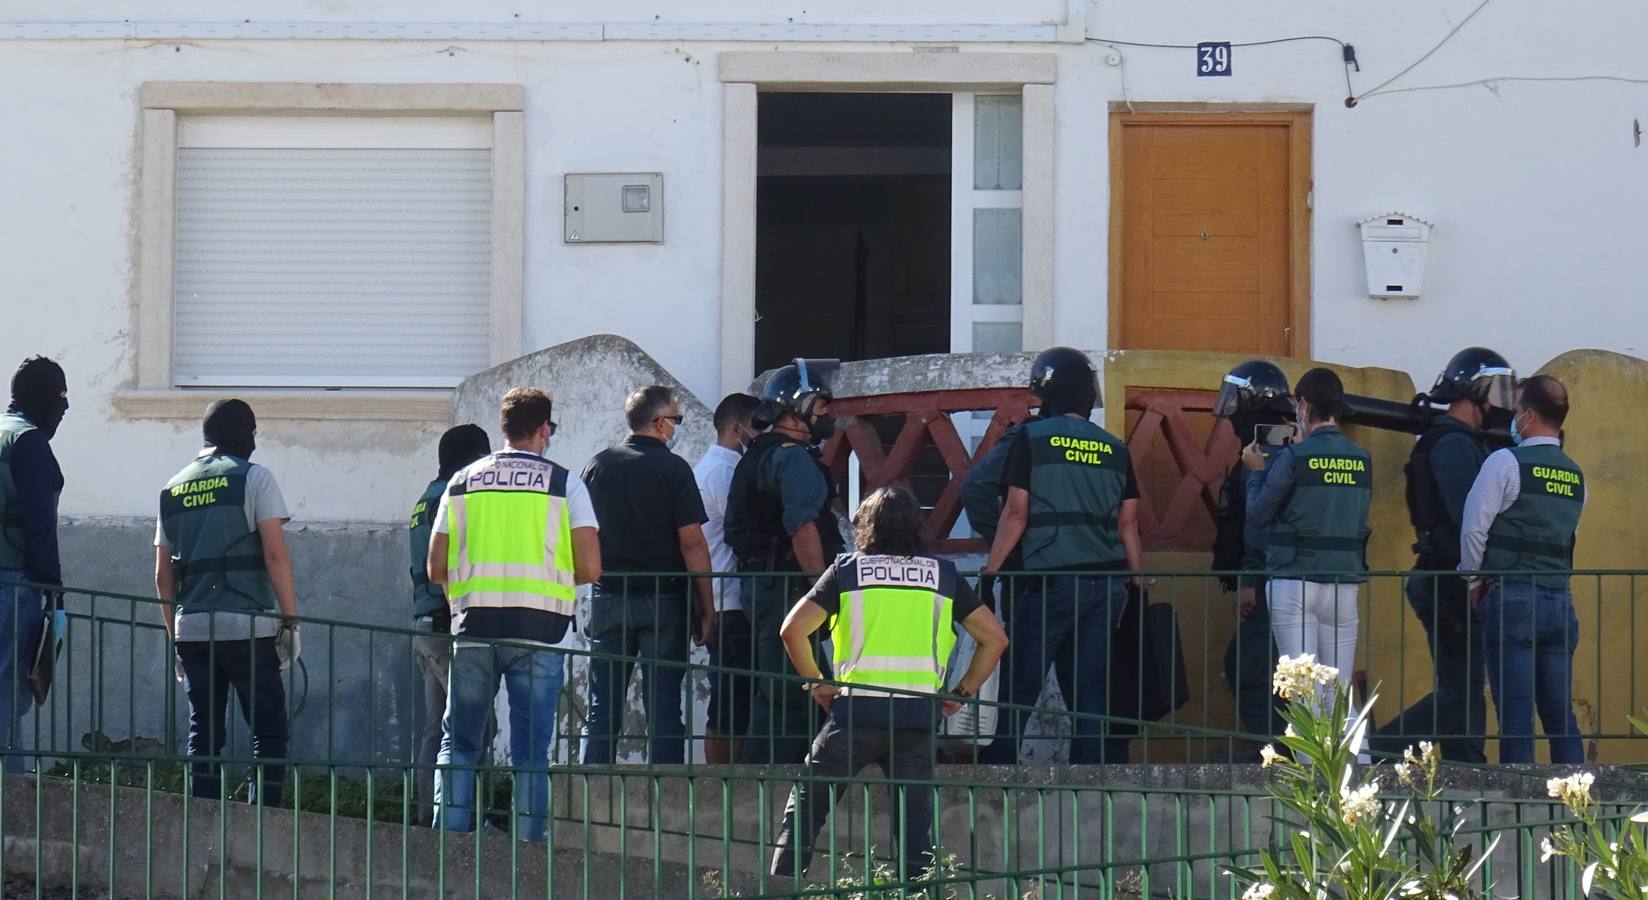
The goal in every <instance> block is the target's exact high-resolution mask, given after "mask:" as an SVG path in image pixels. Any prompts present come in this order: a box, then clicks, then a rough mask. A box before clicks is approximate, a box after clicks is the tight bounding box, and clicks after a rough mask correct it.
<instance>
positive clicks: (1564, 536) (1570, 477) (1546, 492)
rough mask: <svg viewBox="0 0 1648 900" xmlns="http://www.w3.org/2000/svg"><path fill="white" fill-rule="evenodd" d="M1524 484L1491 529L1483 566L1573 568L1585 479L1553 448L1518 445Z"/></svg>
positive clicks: (1516, 569) (1527, 569) (1510, 569)
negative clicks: (1575, 537)
mask: <svg viewBox="0 0 1648 900" xmlns="http://www.w3.org/2000/svg"><path fill="white" fill-rule="evenodd" d="M1511 455H1513V456H1515V457H1516V467H1517V471H1518V473H1519V474H1520V476H1521V478H1522V486H1521V489H1520V490H1519V491H1518V493H1517V495H1516V500H1515V501H1514V502H1512V503H1511V508H1510V509H1507V510H1505V511H1504V512H1502V513H1500V514H1499V517H1498V518H1496V519H1494V522H1493V525H1492V526H1490V527H1489V528H1488V547H1487V550H1486V552H1485V553H1484V554H1483V557H1482V568H1483V569H1484V570H1487V571H1504V572H1551V571H1561V570H1565V569H1571V568H1573V565H1574V535H1575V533H1576V532H1578V531H1579V514H1580V512H1581V511H1583V510H1584V508H1585V476H1584V475H1582V474H1581V473H1580V471H1579V466H1578V465H1576V464H1575V463H1574V461H1573V460H1572V459H1569V458H1568V454H1566V453H1563V452H1562V448H1560V447H1557V446H1555V445H1553V444H1537V445H1535V446H1532V447H1513V448H1512V449H1511Z"/></svg>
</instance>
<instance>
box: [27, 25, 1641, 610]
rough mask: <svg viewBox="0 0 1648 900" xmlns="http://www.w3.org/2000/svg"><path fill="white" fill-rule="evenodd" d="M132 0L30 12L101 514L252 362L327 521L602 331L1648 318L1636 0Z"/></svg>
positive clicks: (992, 338) (699, 375)
mask: <svg viewBox="0 0 1648 900" xmlns="http://www.w3.org/2000/svg"><path fill="white" fill-rule="evenodd" d="M1479 4H1480V5H1479ZM118 6H119V9H118V12H117V13H110V12H109V9H110V8H112V5H109V4H94V3H62V2H52V3H46V2H14V3H10V4H8V5H7V8H6V10H5V12H4V13H3V17H4V21H0V83H4V84H5V85H6V86H7V87H6V90H5V91H4V92H3V94H0V110H3V111H4V120H3V121H4V122H5V124H6V126H7V127H6V133H7V138H6V139H5V140H4V141H3V142H0V165H3V167H4V170H5V171H6V172H7V173H8V177H7V179H6V183H7V185H8V190H7V191H6V193H5V196H6V200H7V208H8V210H9V212H10V215H8V216H7V217H6V219H5V221H4V222H3V223H0V270H3V271H4V272H5V273H6V276H7V285H6V290H5V300H4V306H3V308H4V312H3V315H0V321H3V322H4V327H3V328H0V360H5V361H7V363H6V364H7V365H11V364H12V362H13V361H15V360H19V359H21V358H22V357H24V356H26V355H29V354H33V353H45V354H48V355H50V356H53V357H55V358H57V359H59V360H60V361H62V362H63V364H64V365H65V367H66V369H67V370H68V373H69V382H70V391H71V402H72V403H73V408H72V410H71V412H70V413H69V416H68V419H67V420H66V422H65V424H64V426H63V428H62V430H61V432H60V434H59V437H58V439H57V441H56V443H55V447H56V449H57V452H58V454H59V456H60V458H61V459H62V460H63V463H64V468H65V470H66V472H67V473H68V482H69V486H68V489H67V491H66V492H65V494H64V495H63V500H62V510H63V513H64V514H65V515H66V516H69V517H71V518H78V519H81V520H86V519H90V518H101V517H112V518H113V520H114V521H117V522H123V523H124V522H129V523H132V524H133V525H135V523H136V522H137V521H138V520H139V519H141V518H143V517H148V516H151V515H153V513H154V511H155V495H156V494H155V492H156V490H157V489H158V487H159V486H160V485H161V484H162V483H163V482H164V481H165V479H166V478H167V476H169V475H170V474H171V473H172V472H173V471H175V470H176V469H177V468H178V467H180V466H181V465H182V464H183V463H184V461H185V460H186V459H187V458H188V456H189V455H191V453H192V450H193V448H194V446H195V445H196V441H197V438H198V417H199V414H200V412H201V410H202V409H203V408H204V407H205V405H206V403H207V402H208V401H209V400H210V399H212V398H215V397H217V396H224V395H229V394H235V395H239V396H243V397H246V398H247V399H249V400H251V401H252V402H253V403H254V406H256V408H257V409H258V411H259V413H260V424H261V428H260V435H259V438H260V446H261V449H260V457H259V459H260V461H261V462H264V463H265V464H268V465H270V466H271V467H272V468H273V469H274V470H275V471H276V473H277V474H278V475H279V476H280V478H281V480H282V483H283V487H284V489H285V492H286V494H287V499H288V502H289V503H290V505H291V506H292V507H293V510H294V513H295V515H296V517H297V518H298V519H299V520H301V521H304V522H307V523H311V524H314V523H327V522H332V523H345V522H350V523H376V524H375V525H372V526H371V527H372V528H374V529H381V528H383V527H384V526H386V525H388V524H389V523H393V522H398V521H400V520H401V519H402V518H403V517H404V515H405V512H406V509H407V507H408V506H409V505H410V502H411V500H412V499H413V498H415V497H416V495H417V494H418V492H419V490H420V489H421V487H422V485H423V484H424V482H425V480H426V479H427V478H428V477H430V476H431V475H432V473H433V469H434V442H435V438H436V437H437V436H438V434H439V433H440V431H441V430H442V429H443V428H444V427H445V426H446V425H447V424H448V401H449V395H450V388H451V387H452V386H453V385H455V384H456V383H457V382H458V381H459V380H461V379H462V378H463V377H465V376H467V375H469V374H472V373H474V372H476V371H479V370H481V369H484V368H486V367H488V366H490V365H493V364H496V363H499V362H503V361H505V360H508V359H511V358H514V357H516V356H519V355H521V354H523V353H526V352H531V351H533V350H537V349H541V348H544V347H547V346H551V345H553V344H556V343H559V342H562V341H566V340H570V339H573V338H577V337H581V336H584V335H588V334H594V333H603V332H611V333H617V334H621V335H623V336H625V337H627V338H629V339H631V340H633V341H634V342H635V343H637V344H638V345H640V346H641V347H643V348H644V349H645V350H646V351H647V352H648V353H650V354H651V355H652V356H653V357H654V358H656V359H657V360H658V361H659V362H660V363H661V364H662V365H663V366H664V367H665V368H666V369H667V370H669V371H670V372H671V373H673V374H674V375H675V376H676V377H677V378H679V379H680V381H681V382H682V383H684V384H685V385H687V386H688V387H689V388H690V389H691V390H692V391H693V392H694V393H696V394H697V395H698V396H699V397H700V398H702V399H704V400H706V401H708V402H709V403H711V404H712V405H713V402H714V399H715V398H716V397H718V396H719V395H720V394H721V393H723V392H725V391H727V390H733V389H739V388H742V387H744V386H745V385H746V384H747V383H748V381H749V378H750V376H751V375H753V374H754V373H755V372H756V371H757V369H758V368H760V367H762V366H763V365H764V364H766V363H767V362H768V361H769V360H770V359H775V358H783V357H784V356H786V355H796V354H799V353H803V352H806V353H807V354H808V355H826V354H822V353H817V352H813V351H816V350H819V349H823V350H834V351H836V352H835V353H833V354H829V355H848V356H851V355H857V356H860V357H866V356H876V355H894V354H895V353H904V352H912V351H921V350H929V351H932V350H969V349H1021V348H1023V349H1035V348H1038V347H1042V346H1048V345H1051V344H1055V343H1057V344H1071V345H1076V346H1083V347H1093V348H1101V347H1109V348H1127V347H1147V346H1156V347H1168V348H1180V349H1226V350H1234V351H1237V352H1253V353H1260V352H1265V353H1277V354H1291V355H1300V356H1310V357H1314V358H1318V359H1323V360H1328V361H1334V362H1342V363H1348V364H1359V365H1383V366H1389V367H1393V368H1398V369H1404V370H1407V371H1409V372H1411V373H1412V374H1413V376H1414V379H1415V381H1416V383H1419V384H1420V385H1421V386H1423V385H1425V384H1428V383H1429V381H1430V379H1431V378H1432V377H1434V374H1435V372H1436V370H1437V369H1438V368H1439V367H1440V366H1441V364H1442V363H1443V362H1444V361H1445V360H1446V358H1447V356H1448V355H1449V354H1451V353H1452V352H1453V351H1454V350H1455V349H1457V348H1458V347H1460V346H1464V345H1467V344H1472V343H1482V344H1487V345H1489V346H1493V347H1495V348H1497V349H1499V350H1500V351H1501V352H1503V353H1505V354H1506V355H1507V356H1509V357H1510V358H1511V359H1512V361H1513V363H1514V364H1516V365H1517V366H1518V367H1519V368H1523V369H1525V370H1528V371H1531V370H1532V369H1534V368H1536V367H1537V366H1538V365H1540V364H1541V363H1543V362H1544V361H1545V360H1547V359H1549V358H1550V357H1552V356H1555V355H1556V354H1557V353H1559V352H1562V351H1564V350H1568V349H1571V348H1575V347H1601V348H1605V349H1612V350H1618V351H1621V352H1625V353H1633V354H1637V355H1642V354H1643V352H1644V348H1645V347H1648V324H1645V323H1644V320H1643V318H1642V316H1641V315H1640V314H1639V312H1638V310H1637V303H1638V302H1640V301H1641V300H1642V299H1644V295H1645V293H1648V288H1645V287H1644V285H1645V284H1648V282H1645V281H1644V279H1643V277H1642V274H1641V270H1640V266H1638V265H1637V260H1638V257H1639V256H1640V245H1641V237H1640V234H1639V230H1640V229H1639V228H1638V227H1636V219H1637V216H1636V213H1637V209H1638V206H1639V204H1640V202H1641V201H1642V200H1643V199H1645V198H1648V150H1645V149H1643V148H1641V147H1640V146H1639V145H1640V125H1638V124H1637V122H1638V120H1639V119H1644V118H1648V83H1645V81H1648V63H1644V62H1643V58H1642V55H1641V54H1640V53H1639V52H1636V50H1637V47H1636V44H1637V43H1638V42H1639V40H1640V36H1641V35H1642V34H1644V33H1648V7H1643V6H1642V5H1640V4H1633V3H1625V2H1620V0H1583V2H1579V3H1574V4H1545V3H1538V2H1535V0H1493V2H1489V3H1481V0H1442V2H1437V0H1395V2H1390V3H1382V4H1360V5H1358V4H1351V5H1344V4H1307V3H1293V2H1289V3H1284V4H1281V5H1276V4H1270V5H1265V6H1263V7H1262V8H1261V7H1255V6H1252V5H1240V4H1237V5H1232V4H1228V3H1217V2H1210V0H1189V2H1185V3H1178V4H1147V3H1123V2H1117V0H1102V2H1082V0H1072V2H1070V3H1066V2H1064V0H1022V2H1018V3H1010V4H1004V3H995V2H985V0H943V2H940V0H910V2H906V3H900V4H882V3H866V2H844V3H835V4H801V3H795V2H780V3H773V2H765V0H694V2H679V3H672V4H654V5H648V4H643V3H638V2H632V0H607V2H602V3H589V2H581V0H579V2H565V3H557V4H546V5H544V6H545V8H544V9H525V8H522V7H520V6H512V5H510V4H505V3H501V2H494V0H477V2H472V3H467V4H459V5H455V4H450V3H433V2H427V0H408V2H399V3H384V2H367V0H358V2H357V0H348V2H334V3H320V2H298V0H269V2H265V3H261V4H258V5H257V6H258V8H257V13H258V17H257V18H256V19H253V20H250V21H241V20H235V21H226V20H224V19H223V18H222V15H223V13H222V12H221V11H220V9H219V5H218V4H212V3H205V2H198V0H134V2H128V3H124V4H119V5H118ZM655 7H656V8H655ZM1293 38H1301V39H1299V40H1293ZM1203 43H1206V44H1210V45H1220V46H1210V47H1206V48H1202V49H1198V48H1197V45H1198V44H1203ZM1225 44H1228V46H1222V45H1225ZM1345 44H1349V45H1351V46H1352V47H1353V48H1354V62H1353V63H1350V64H1347V62H1346V55H1345V51H1344V49H1343V45H1345ZM1151 45H1160V46H1151ZM1432 51H1434V52H1432ZM1427 54H1428V55H1427ZM1410 67H1411V68H1410ZM1386 82H1388V83H1386ZM820 97H824V99H820ZM912 97H913V98H917V99H914V100H911V99H909V98H912ZM1347 97H1356V98H1359V99H1357V101H1356V102H1355V104H1354V106H1347V103H1346V100H1347ZM832 98H833V99H832ZM888 98H891V99H888ZM906 102H908V103H910V104H916V105H910V106H908V107H907V108H906V107H904V106H900V105H899V104H901V103H906ZM878 103H879V104H881V105H879V106H878V105H877V104H878ZM832 104H833V105H832ZM918 106H919V108H918ZM769 113H770V114H771V122H770V123H769V121H768V120H767V119H764V116H767V115H768V114H769ZM923 123H930V125H931V127H928V125H927V124H923ZM769 124H771V128H769V127H768V126H769ZM835 131H839V132H840V135H839V136H837V135H835V133H834V132H835ZM895 131H896V132H897V134H896V135H894V134H893V132H895ZM883 137H886V139H885V140H883ZM583 173H634V177H627V178H620V179H617V180H616V181H613V180H611V179H607V180H601V179H588V180H585V181H583V182H580V183H579V184H580V185H581V186H580V187H578V188H577V189H578V190H581V191H584V193H579V194H577V195H576V197H574V195H573V194H571V193H569V190H572V188H570V187H569V182H568V179H567V176H568V175H569V174H573V175H576V174H583ZM636 185H641V186H644V187H645V188H646V190H644V191H642V192H640V193H634V192H628V191H627V190H626V186H628V187H634V186H636ZM878 186H884V187H885V186H891V187H887V190H886V191H885V192H881V188H880V187H878ZM924 186H926V187H924ZM928 187H930V188H931V189H930V190H928V189H927V188H928ZM603 191H605V192H604V193H603ZM786 191H788V192H789V193H788V194H786ZM1124 192H1125V196H1123V193H1124ZM887 197H891V198H892V199H891V200H887V201H886V202H883V201H884V200H885V199H886V198H887ZM832 198H833V199H832ZM836 200H839V205H832V204H834V203H835V201H836ZM586 204H587V205H589V206H590V208H589V209H588V210H585V209H583V208H582V206H584V205H586ZM573 206H579V207H580V208H579V209H577V210H572V207H573ZM569 212H577V213H579V214H580V216H583V218H577V219H571V220H569V215H568V214H569ZM1393 212H1394V213H1400V214H1402V215H1404V216H1411V217H1416V218H1418V219H1421V220H1424V221H1425V222H1428V223H1432V224H1433V225H1434V228H1432V229H1431V230H1430V232H1429V235H1428V240H1427V243H1426V247H1425V250H1426V254H1425V256H1426V262H1425V268H1424V272H1423V277H1424V281H1423V289H1422V291H1421V292H1420V294H1419V296H1417V297H1414V298H1406V299H1374V298H1372V297H1370V296H1369V289H1370V284H1369V277H1368V276H1369V274H1370V273H1368V271H1367V269H1366V266H1365V264H1364V256H1363V247H1362V242H1361V238H1360V237H1359V234H1358V231H1357V228H1356V223H1358V222H1359V221H1362V220H1364V219H1368V218H1369V217H1382V216H1384V215H1386V214H1388V213H1393ZM635 217H639V218H635ZM642 220H644V221H645V223H646V224H645V226H644V227H641V228H640V230H639V231H636V230H635V229H634V228H631V225H633V224H634V222H635V221H642ZM660 220H661V223H660ZM614 222H616V224H614ZM660 225H661V230H658V231H656V232H655V231H652V230H651V229H653V228H656V227H659V226H660ZM602 228H616V229H617V230H616V231H614V232H612V233H611V234H607V233H605V232H602V231H601V229H602ZM579 229H584V230H582V231H580V232H579V233H578V234H577V235H576V236H574V234H573V231H575V230H579ZM625 229H629V230H628V231H626V230H625ZM626 234H627V235H630V236H632V237H633V236H639V239H637V240H623V241H618V242H607V241H604V240H603V235H606V236H614V235H616V236H619V237H623V236H625V235H626ZM660 235H661V240H655V239H653V238H655V237H658V236H660ZM842 235H846V236H847V237H846V238H842ZM843 241H845V243H843ZM912 242H915V243H912ZM921 242H925V243H921ZM918 243H919V244H920V245H919V246H917V244H918ZM773 248H780V249H773ZM844 248H845V249H844ZM780 250H781V251H782V252H780ZM769 251H771V252H772V253H775V254H778V255H774V256H763V254H764V253H768V252H769ZM824 256H829V257H830V258H837V257H839V258H840V259H844V260H849V261H850V262H849V263H848V264H847V265H848V266H849V267H848V269H844V270H841V271H836V272H833V273H831V274H830V276H829V277H830V278H837V277H839V279H840V280H839V281H838V282H837V281H828V280H827V279H825V280H822V281H821V279H820V276H819V274H818V272H817V271H815V270H814V269H812V268H808V267H809V266H813V265H814V264H815V262H816V258H818V257H824ZM888 260H891V262H888ZM786 273H788V274H786ZM786 278H788V280H787V281H786V280H785V279H786ZM774 279H776V280H774ZM801 281H808V282H814V283H815V285H814V288H817V285H818V284H822V285H824V286H823V288H821V289H822V290H826V291H827V290H830V289H831V288H830V287H829V285H831V284H839V285H841V286H842V288H841V292H840V293H841V296H840V297H833V298H832V297H824V298H823V300H815V299H814V298H812V296H811V294H809V293H808V291H809V290H810V289H814V288H809V287H808V285H806V284H799V283H798V282H801ZM849 295H850V296H849ZM838 302H839V304H840V305H830V304H835V303H838ZM902 303H907V304H908V309H909V310H915V309H918V308H919V309H920V310H922V311H923V312H922V313H921V314H920V315H915V314H913V313H912V314H906V312H905V310H906V307H905V306H901V305H900V304H902ZM821 304H822V305H821ZM855 304H856V305H855ZM1226 313H1228V314H1229V315H1228V317H1226ZM848 314H851V316H853V317H854V319H853V320H854V321H855V322H857V323H858V325H857V326H856V327H855V328H854V329H853V330H852V331H851V333H846V332H843V333H841V334H835V333H834V332H832V331H831V329H833V328H836V326H837V324H838V323H839V322H840V321H842V320H843V317H845V316H847V315H848ZM758 320H759V321H758ZM762 322H766V323H767V325H768V328H769V330H768V331H763V325H762V324H761V323H762ZM774 328H778V329H779V330H778V331H776V333H775V332H773V331H772V329H774ZM794 335H810V336H811V338H808V339H799V338H798V339H796V340H793V341H792V340H791V337H793V336H794ZM812 338H816V339H817V340H816V341H812V342H811V343H809V341H810V340H812ZM792 345H793V346H792ZM791 351H793V352H791ZM558 415H559V416H560V417H561V418H563V419H564V418H566V417H574V416H586V415H587V416H602V417H609V418H613V419H614V420H616V418H617V415H618V412H617V411H616V410H571V409H568V410H558ZM483 424H486V425H488V426H490V425H491V424H492V423H490V422H487V423H483ZM563 462H566V463H568V464H570V465H573V466H574V467H576V466H578V465H580V464H581V463H582V460H572V459H567V460H563ZM363 527H366V526H363ZM389 546H391V547H392V548H393V549H394V550H395V551H396V552H401V551H400V550H399V544H397V543H393V542H391V544H390V545H389ZM386 558H387V557H386ZM396 565H397V566H398V565H399V562H398V560H397V561H396ZM75 576H76V572H75V571H74V570H73V567H72V566H71V567H70V571H69V578H70V580H71V581H75V580H77V579H76V577H75ZM140 582H141V579H140V578H137V579H133V580H132V582H131V583H133V584H137V583H140Z"/></svg>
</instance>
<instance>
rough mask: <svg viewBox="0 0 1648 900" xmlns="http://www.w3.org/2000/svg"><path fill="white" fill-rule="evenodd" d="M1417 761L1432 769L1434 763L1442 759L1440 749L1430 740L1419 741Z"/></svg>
mask: <svg viewBox="0 0 1648 900" xmlns="http://www.w3.org/2000/svg"><path fill="white" fill-rule="evenodd" d="M1419 761H1420V762H1421V763H1423V764H1424V766H1425V767H1426V768H1428V769H1434V768H1436V764H1437V763H1439V762H1441V761H1442V751H1441V750H1440V749H1438V748H1437V746H1436V745H1435V744H1433V743H1431V742H1430V741H1420V742H1419Z"/></svg>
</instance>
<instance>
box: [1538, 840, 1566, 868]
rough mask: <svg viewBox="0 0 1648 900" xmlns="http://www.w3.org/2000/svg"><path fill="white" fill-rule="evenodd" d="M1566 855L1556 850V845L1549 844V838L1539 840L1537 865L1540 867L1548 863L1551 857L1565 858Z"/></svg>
mask: <svg viewBox="0 0 1648 900" xmlns="http://www.w3.org/2000/svg"><path fill="white" fill-rule="evenodd" d="M1567 855H1568V854H1566V853H1563V852H1562V851H1561V850H1558V849H1557V848H1556V845H1555V844H1553V843H1551V839H1550V838H1549V837H1543V838H1540V839H1539V864H1540V865H1544V864H1546V863H1548V862H1550V861H1551V857H1553V856H1567Z"/></svg>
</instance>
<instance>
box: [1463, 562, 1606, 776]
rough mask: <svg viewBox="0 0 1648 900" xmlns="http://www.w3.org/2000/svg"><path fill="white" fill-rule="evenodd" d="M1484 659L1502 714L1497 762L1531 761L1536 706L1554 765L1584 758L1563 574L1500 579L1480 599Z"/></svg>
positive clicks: (1575, 629)
mask: <svg viewBox="0 0 1648 900" xmlns="http://www.w3.org/2000/svg"><path fill="white" fill-rule="evenodd" d="M1482 644H1483V659H1484V661H1485V662H1486V663H1487V667H1488V687H1489V689H1491V690H1492V691H1493V700H1494V708H1495V709H1496V710H1498V712H1499V761H1500V762H1502V763H1531V762H1533V761H1534V710H1535V709H1538V710H1539V720H1540V723H1541V724H1542V725H1543V726H1544V729H1545V736H1546V737H1547V738H1549V739H1550V742H1551V762H1552V763H1555V764H1562V765H1574V764H1578V763H1583V762H1584V761H1585V752H1584V746H1583V744H1582V742H1581V741H1580V738H1579V722H1578V721H1576V720H1575V718H1574V704H1573V662H1574V648H1575V647H1577V646H1579V619H1578V618H1576V617H1575V616H1574V598H1573V595H1572V594H1571V593H1569V591H1568V586H1567V579H1565V578H1562V579H1551V578H1547V579H1545V580H1544V581H1543V582H1538V581H1536V580H1535V579H1532V578H1526V579H1518V578H1515V577H1514V576H1512V577H1509V578H1502V579H1500V580H1499V581H1498V582H1497V583H1495V584H1494V586H1493V587H1492V588H1491V589H1489V591H1488V595H1487V598H1486V599H1485V600H1483V602H1482Z"/></svg>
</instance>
